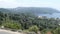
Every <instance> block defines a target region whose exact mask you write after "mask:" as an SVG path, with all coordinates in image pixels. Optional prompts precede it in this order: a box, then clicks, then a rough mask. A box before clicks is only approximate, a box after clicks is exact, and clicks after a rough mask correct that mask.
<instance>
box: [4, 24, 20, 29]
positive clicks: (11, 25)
mask: <svg viewBox="0 0 60 34" xmlns="http://www.w3.org/2000/svg"><path fill="white" fill-rule="evenodd" d="M4 27H5V28H10V29H21V24H18V23H5V24H4Z"/></svg>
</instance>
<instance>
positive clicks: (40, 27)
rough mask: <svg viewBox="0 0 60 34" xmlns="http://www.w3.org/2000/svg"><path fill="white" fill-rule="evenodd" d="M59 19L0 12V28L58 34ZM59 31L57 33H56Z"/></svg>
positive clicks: (59, 29) (59, 27)
mask: <svg viewBox="0 0 60 34" xmlns="http://www.w3.org/2000/svg"><path fill="white" fill-rule="evenodd" d="M59 23H60V19H59V18H56V19H55V18H46V17H43V18H38V16H36V15H34V14H30V13H11V12H3V11H2V10H1V11H0V26H4V27H5V28H10V29H16V30H18V29H21V30H28V31H33V32H38V31H41V32H42V34H44V33H46V32H47V31H51V32H52V33H53V34H59V33H60V26H59ZM58 31H59V32H58Z"/></svg>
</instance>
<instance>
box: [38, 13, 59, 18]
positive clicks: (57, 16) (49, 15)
mask: <svg viewBox="0 0 60 34" xmlns="http://www.w3.org/2000/svg"><path fill="white" fill-rule="evenodd" d="M38 16H46V17H49V18H60V13H53V14H39V15H38Z"/></svg>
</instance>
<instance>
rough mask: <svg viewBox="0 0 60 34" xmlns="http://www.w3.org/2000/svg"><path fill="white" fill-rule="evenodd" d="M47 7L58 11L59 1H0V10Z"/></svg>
mask: <svg viewBox="0 0 60 34" xmlns="http://www.w3.org/2000/svg"><path fill="white" fill-rule="evenodd" d="M16 7H49V8H54V9H57V10H60V0H0V8H16Z"/></svg>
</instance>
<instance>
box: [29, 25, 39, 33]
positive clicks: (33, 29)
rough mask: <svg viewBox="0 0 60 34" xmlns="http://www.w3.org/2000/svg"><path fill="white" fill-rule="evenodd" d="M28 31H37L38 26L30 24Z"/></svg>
mask: <svg viewBox="0 0 60 34" xmlns="http://www.w3.org/2000/svg"><path fill="white" fill-rule="evenodd" d="M29 31H33V32H36V33H37V32H38V31H39V28H38V27H37V26H35V25H34V26H32V27H30V28H29Z"/></svg>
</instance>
